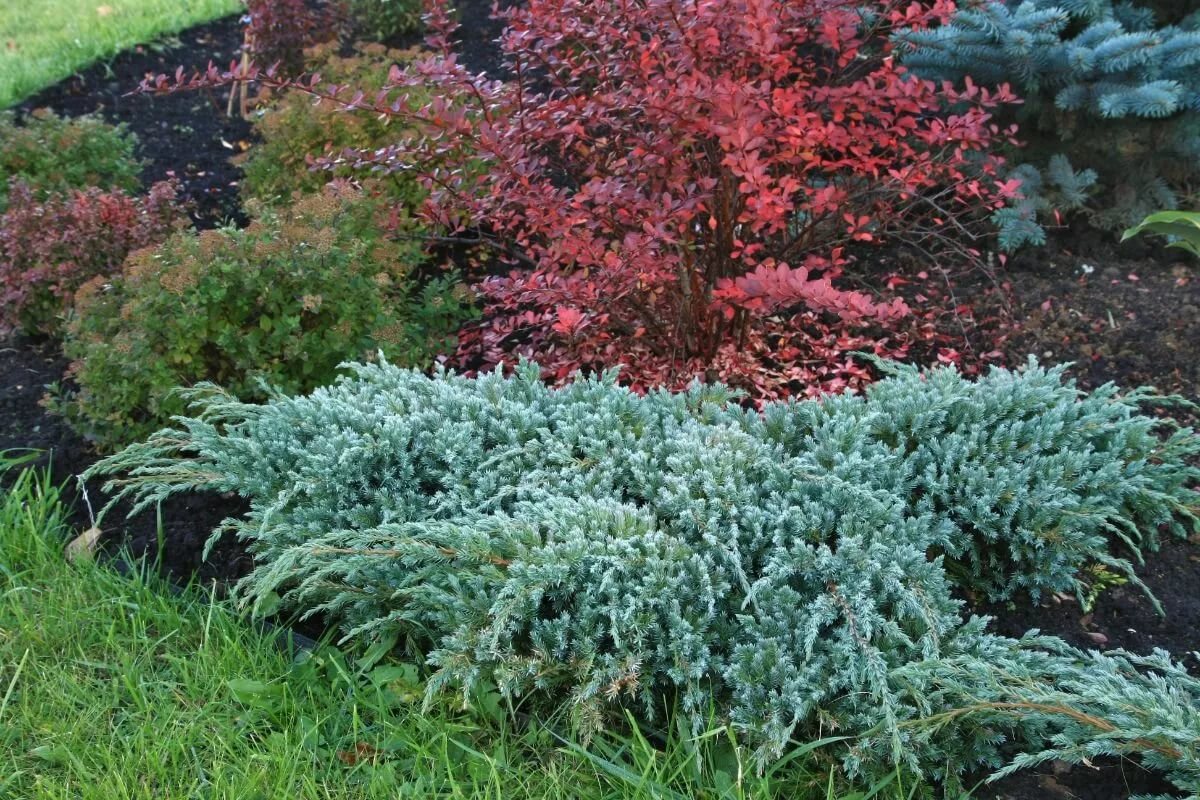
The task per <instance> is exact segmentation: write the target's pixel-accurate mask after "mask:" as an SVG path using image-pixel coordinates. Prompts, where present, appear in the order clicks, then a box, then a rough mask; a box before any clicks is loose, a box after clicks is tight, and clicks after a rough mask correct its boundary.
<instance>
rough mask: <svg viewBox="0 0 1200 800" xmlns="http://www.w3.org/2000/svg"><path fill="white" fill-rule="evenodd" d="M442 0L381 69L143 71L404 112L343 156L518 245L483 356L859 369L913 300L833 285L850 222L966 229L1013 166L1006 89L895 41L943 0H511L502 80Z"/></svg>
mask: <svg viewBox="0 0 1200 800" xmlns="http://www.w3.org/2000/svg"><path fill="white" fill-rule="evenodd" d="M430 6H431V7H430V13H429V15H428V22H429V24H430V26H431V29H432V31H433V33H432V35H431V36H430V39H429V43H430V45H431V47H432V48H433V50H434V53H433V55H430V56H427V57H425V58H421V59H418V60H416V61H414V62H413V63H411V64H410V65H407V66H406V67H404V68H403V69H402V68H400V67H397V68H395V69H393V71H392V74H391V76H390V79H389V81H388V85H387V86H386V87H384V89H383V90H381V91H372V87H360V86H357V85H355V84H353V83H351V84H350V85H338V84H336V83H335V84H328V83H325V82H322V81H320V80H316V79H301V80H298V81H288V80H283V79H281V78H280V77H279V76H278V75H277V74H272V73H271V72H270V71H269V70H261V69H257V68H248V69H244V68H241V67H237V66H236V65H235V67H234V68H233V69H232V70H230V71H229V72H225V73H222V72H221V71H220V70H218V69H216V68H212V69H210V70H209V71H208V72H207V73H204V74H199V75H195V76H192V77H183V76H182V75H177V76H176V79H175V80H172V79H171V78H169V77H167V76H165V75H164V76H158V77H157V78H155V79H151V80H147V81H146V82H145V83H144V84H143V86H144V88H145V89H146V90H148V91H175V90H179V89H189V88H198V87H202V86H212V85H218V84H222V83H228V82H233V81H240V80H256V81H259V82H260V83H262V84H264V85H266V86H271V87H287V88H290V89H293V90H298V91H305V92H309V93H311V94H313V95H314V96H315V97H329V98H333V99H335V100H336V101H337V102H338V103H339V104H340V105H341V106H343V107H345V108H349V109H351V110H353V111H354V112H355V113H361V114H365V115H368V116H371V117H375V118H380V119H391V120H394V121H396V122H398V123H402V124H401V125H398V126H396V127H397V130H396V136H395V141H394V142H393V143H392V144H391V145H390V146H388V147H385V148H375V149H369V150H359V151H347V152H345V153H339V154H337V156H336V157H334V158H330V159H326V162H325V163H326V165H327V166H330V167H342V166H349V167H353V168H355V169H362V170H372V171H374V172H379V173H383V174H387V175H401V176H410V175H416V176H419V178H420V179H421V180H422V181H423V183H424V184H425V185H426V186H428V188H429V189H430V195H429V200H428V202H427V204H426V208H425V216H426V218H427V219H428V221H429V222H430V224H431V225H432V226H433V227H434V228H435V229H436V230H438V231H440V232H442V233H443V234H452V235H456V236H461V237H464V238H469V239H474V240H476V241H481V242H484V243H486V244H489V245H491V246H493V247H494V248H495V251H496V252H498V253H500V254H502V255H503V256H504V257H505V258H509V259H512V260H513V261H514V262H516V263H518V264H519V265H520V267H521V268H520V269H517V270H514V271H513V272H512V273H511V274H509V275H507V276H504V275H497V274H495V270H493V271H492V272H490V273H488V276H487V277H486V278H484V279H482V280H480V282H479V285H478V289H479V292H480V294H481V295H482V297H483V298H484V301H485V304H486V310H485V312H484V315H483V323H482V324H481V325H480V326H478V327H477V328H476V329H474V330H473V332H472V335H471V336H468V337H465V338H464V342H463V348H462V350H461V352H460V357H461V362H462V363H464V364H470V365H474V364H478V363H482V364H483V366H485V367H487V366H489V365H491V364H494V363H499V362H500V361H502V360H506V359H507V360H508V361H511V360H513V357H514V355H525V356H530V357H533V358H536V359H537V360H538V361H539V363H540V364H541V365H542V366H543V368H544V369H545V370H546V374H547V377H548V378H552V379H554V380H566V379H568V377H569V376H570V375H571V374H572V373H573V372H574V371H575V370H577V369H579V368H584V369H591V370H597V371H598V370H601V369H603V368H606V367H609V366H613V365H617V364H619V365H621V366H622V367H623V372H622V374H623V376H624V379H625V380H628V381H629V382H630V383H631V384H633V385H635V386H638V387H647V386H654V385H667V386H675V387H680V386H683V385H686V384H687V383H688V382H689V381H690V380H691V379H692V378H694V377H696V376H706V377H711V378H719V379H721V380H723V381H726V382H729V383H734V384H737V385H739V386H742V387H744V388H745V389H746V390H747V391H749V392H751V393H752V394H754V395H755V396H756V397H759V398H768V397H773V396H776V395H784V394H789V393H801V392H804V391H817V390H818V389H819V387H821V386H822V385H824V386H834V387H837V386H842V385H846V384H854V385H858V384H860V383H861V382H862V381H861V377H860V376H859V375H858V374H857V372H856V370H855V369H854V365H853V363H852V361H851V360H850V359H849V358H848V357H847V352H848V351H850V350H855V349H877V350H879V351H881V352H893V350H891V349H889V348H892V347H895V345H896V343H895V342H892V341H889V338H888V334H887V330H888V329H889V328H892V327H896V326H897V324H898V321H899V320H900V319H901V318H903V317H904V316H905V315H906V313H907V311H908V309H907V307H906V306H905V304H904V303H903V302H901V301H899V300H898V299H895V298H890V299H889V298H880V297H877V296H875V295H874V294H869V293H866V292H855V291H850V290H848V289H846V288H843V287H841V286H840V285H835V281H838V279H839V277H840V276H841V270H842V267H843V266H844V264H845V262H846V258H847V256H846V250H845V245H847V244H850V243H869V242H876V241H883V240H888V241H900V242H907V243H910V244H914V245H917V246H919V247H922V248H931V247H935V246H936V245H937V244H939V243H946V242H948V241H950V236H948V235H947V231H948V230H953V231H955V234H954V235H955V236H960V237H963V238H965V239H968V240H969V239H970V236H971V233H972V224H971V223H972V221H973V220H978V219H979V218H980V217H981V216H986V213H987V212H990V211H992V210H993V209H994V208H996V207H997V206H1000V205H1003V202H1004V199H1005V196H1006V195H1008V194H1011V191H1010V190H1011V189H1012V188H1013V187H1015V185H1016V184H1015V183H1013V184H1012V185H1011V186H1010V185H1009V184H1008V183H1006V182H1005V181H1003V180H1001V179H1000V177H999V176H998V174H997V170H998V162H997V160H996V159H995V158H993V157H992V156H991V155H990V153H989V149H990V148H991V146H992V145H993V143H995V142H997V141H999V140H1002V139H1004V138H1005V136H1006V133H1005V132H1001V131H1000V130H999V128H998V127H997V126H995V125H994V124H993V123H992V120H991V113H992V109H994V108H995V107H996V106H998V105H1001V104H1004V103H1006V102H1009V101H1011V100H1013V99H1014V98H1013V97H1012V96H1011V95H1010V94H1009V93H1008V92H1007V90H1006V89H1005V88H1001V89H998V90H995V91H992V90H986V91H985V90H982V89H980V88H979V87H970V88H968V89H966V90H962V91H959V90H956V89H954V88H953V87H951V86H950V85H949V84H937V83H933V82H930V81H924V80H920V79H918V78H917V77H916V76H914V75H912V74H909V73H908V72H906V71H905V70H904V69H903V68H902V67H900V66H899V65H898V64H897V63H896V62H895V60H894V59H893V58H892V57H891V52H890V48H891V44H890V41H889V39H888V36H887V34H888V32H889V31H891V30H892V29H894V28H895V27H896V26H922V25H925V24H928V23H930V22H931V21H933V20H936V19H938V18H940V17H942V16H944V14H945V13H946V12H947V11H948V7H947V6H945V5H942V4H934V5H930V6H926V5H921V4H919V3H913V4H911V5H908V6H905V7H904V8H903V9H901V8H899V7H898V6H896V5H894V4H892V3H890V2H867V3H865V4H859V5H858V6H856V7H850V6H846V5H843V4H839V3H832V4H831V3H826V2H822V1H821V0H802V1H801V2H790V3H773V2H764V1H759V0H756V1H755V2H745V1H744V0H703V2H680V0H653V1H652V2H645V3H636V4H630V3H627V2H616V1H614V0H610V1H609V2H593V0H588V1H587V2H583V0H553V1H550V0H537V1H536V2H528V3H521V4H517V5H515V6H514V7H512V8H511V9H509V10H508V11H507V12H506V17H507V29H506V33H505V34H504V36H503V37H502V39H501V48H502V50H503V52H504V56H505V60H506V62H507V68H508V71H509V72H510V73H511V74H512V75H513V76H514V80H511V81H508V82H499V81H495V80H491V79H488V78H487V77H486V76H481V75H474V74H472V73H470V72H469V71H468V70H467V69H465V68H464V67H463V66H462V65H461V64H459V62H458V60H457V55H456V54H455V53H454V52H453V51H452V48H451V44H450V42H451V41H452V37H453V31H454V25H453V23H452V22H451V14H450V10H449V8H448V6H447V4H446V3H445V2H433V3H431V4H430ZM479 163H482V168H481V169H477V168H473V167H472V165H474V164H479ZM967 246H968V247H969V243H968V245H967ZM810 315H811V316H810ZM831 320H832V321H836V324H831V322H830V321H831ZM793 323H794V324H793ZM881 329H882V330H881ZM864 340H865V341H864ZM840 342H842V343H844V346H842V345H839V343H840ZM864 345H866V346H865V347H864ZM872 345H874V346H872Z"/></svg>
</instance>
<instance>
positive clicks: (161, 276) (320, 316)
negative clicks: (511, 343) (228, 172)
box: [58, 185, 470, 447]
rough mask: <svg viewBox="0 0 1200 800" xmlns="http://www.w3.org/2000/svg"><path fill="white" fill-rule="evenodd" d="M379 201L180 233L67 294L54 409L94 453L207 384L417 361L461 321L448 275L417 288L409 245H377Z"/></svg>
mask: <svg viewBox="0 0 1200 800" xmlns="http://www.w3.org/2000/svg"><path fill="white" fill-rule="evenodd" d="M384 206H385V204H383V203H382V201H380V200H378V199H377V198H367V197H364V196H362V195H361V193H359V192H358V191H357V190H352V189H348V188H346V187H342V186H332V185H331V186H330V187H328V189H327V191H325V192H323V193H320V194H315V195H310V196H308V197H306V198H304V199H303V200H301V201H300V202H299V203H297V204H296V205H295V206H294V207H291V208H288V209H285V210H279V211H276V210H269V209H264V210H263V211H262V213H261V216H260V217H259V218H258V219H257V220H256V221H255V222H253V223H252V224H251V225H250V226H249V227H248V228H247V229H245V230H236V229H224V230H215V231H203V232H200V233H198V234H197V233H195V232H186V233H180V234H177V235H175V236H173V237H172V238H170V239H168V240H167V241H166V242H165V243H164V244H163V245H162V246H161V247H159V248H157V249H144V250H140V251H138V252H136V253H134V254H133V255H132V256H130V258H129V259H128V260H127V261H126V263H125V265H124V267H123V269H122V271H121V274H120V275H118V276H115V277H113V278H111V279H104V278H99V279H96V280H93V281H92V282H90V283H88V284H86V285H85V286H84V287H83V288H81V289H80V290H79V291H78V292H77V293H76V303H75V315H74V319H73V320H72V321H71V322H70V324H69V326H68V332H67V339H66V342H65V352H66V354H67V356H68V357H69V358H70V359H71V360H72V364H71V369H70V371H71V375H72V377H73V378H74V380H75V382H76V383H77V384H78V392H77V393H74V394H73V395H71V396H69V397H67V398H64V399H63V400H61V401H60V402H59V403H58V405H59V406H60V407H61V408H62V410H64V412H65V413H66V414H67V416H68V418H69V419H70V420H71V422H72V423H73V424H74V425H75V426H76V427H77V428H78V429H79V430H80V431H81V432H83V433H85V434H87V435H89V436H91V437H93V438H94V439H95V440H96V442H97V443H98V444H99V445H100V446H102V447H113V446H116V445H119V444H123V443H126V442H129V441H132V440H133V439H136V438H138V437H141V436H144V435H146V434H147V433H149V432H150V431H152V430H154V429H156V428H158V427H160V426H161V425H163V424H164V423H165V422H166V421H167V420H168V419H169V418H170V416H171V415H172V414H175V413H178V412H180V411H182V410H183V408H184V403H183V402H182V401H181V400H180V399H179V398H177V397H175V396H174V395H172V394H171V390H172V389H173V388H175V387H177V386H188V385H191V384H193V383H196V382H197V381H216V382H218V383H220V384H222V385H224V386H227V387H229V388H230V389H231V390H233V391H235V392H238V393H239V394H243V393H244V394H245V396H247V397H259V398H261V397H263V392H264V390H263V388H262V386H260V382H263V381H265V382H268V383H270V384H271V385H273V386H275V387H278V388H280V389H282V390H284V391H289V392H296V391H305V390H308V389H312V388H313V387H315V386H319V385H321V384H323V383H326V382H328V381H329V380H331V379H332V378H333V376H334V375H335V373H336V369H337V366H338V364H339V363H341V362H342V361H344V360H346V359H348V358H358V357H361V356H362V355H363V354H364V353H369V352H373V351H374V350H376V349H377V348H382V349H383V350H385V351H387V352H388V353H389V354H394V356H395V357H396V358H397V359H398V360H399V362H401V363H404V364H409V365H426V364H428V363H429V362H430V361H431V360H432V358H433V356H434V355H435V354H437V353H438V352H441V351H442V350H444V349H447V348H451V347H453V342H454V338H455V334H456V331H457V329H458V326H459V325H460V324H461V322H462V321H463V320H464V319H466V318H467V317H468V316H469V314H470V312H469V303H468V301H467V295H466V292H465V290H464V289H463V288H462V287H460V286H459V285H457V284H456V283H455V282H454V281H453V280H451V279H450V278H436V279H433V280H431V281H428V282H426V283H424V285H419V284H418V282H417V281H415V280H413V279H412V271H413V269H414V267H415V266H416V265H417V264H418V263H419V261H420V253H419V251H418V250H417V249H416V248H415V247H414V246H413V245H410V244H397V243H395V242H392V241H389V240H387V239H385V238H384V237H383V236H382V235H381V233H380V231H381V227H380V224H379V221H378V215H379V214H380V213H383V211H384V210H385V208H384Z"/></svg>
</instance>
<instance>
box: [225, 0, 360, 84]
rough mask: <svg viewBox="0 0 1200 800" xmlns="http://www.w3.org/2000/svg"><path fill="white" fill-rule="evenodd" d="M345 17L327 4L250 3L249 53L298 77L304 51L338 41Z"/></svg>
mask: <svg viewBox="0 0 1200 800" xmlns="http://www.w3.org/2000/svg"><path fill="white" fill-rule="evenodd" d="M345 13H346V12H345V9H344V8H343V7H342V5H341V4H340V3H332V2H325V1H324V0H321V2H317V3H313V2H310V1H309V0H246V17H245V19H246V49H247V51H248V52H249V53H250V55H251V56H252V57H253V58H254V60H255V61H257V62H259V63H262V64H278V65H279V69H280V70H282V71H283V72H285V73H286V74H289V75H298V74H300V73H301V72H302V71H303V70H304V49H305V48H306V47H311V46H313V45H315V44H320V43H322V42H328V41H331V40H333V39H335V38H337V35H338V30H339V27H340V25H341V23H342V20H343V19H344V18H345Z"/></svg>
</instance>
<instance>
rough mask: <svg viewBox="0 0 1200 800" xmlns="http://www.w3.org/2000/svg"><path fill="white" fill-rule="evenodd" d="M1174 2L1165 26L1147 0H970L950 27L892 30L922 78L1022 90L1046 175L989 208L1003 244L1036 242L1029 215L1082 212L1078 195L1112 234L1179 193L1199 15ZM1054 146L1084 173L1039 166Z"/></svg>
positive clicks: (1194, 85)
mask: <svg viewBox="0 0 1200 800" xmlns="http://www.w3.org/2000/svg"><path fill="white" fill-rule="evenodd" d="M1173 10H1174V11H1175V14H1174V18H1175V24H1165V25H1164V24H1159V23H1158V22H1157V21H1156V18H1155V14H1154V12H1153V11H1152V10H1151V9H1149V8H1146V7H1144V4H1142V5H1135V4H1133V3H1128V2H1113V0H972V2H968V3H963V4H960V7H959V10H958V11H957V12H956V13H955V14H954V16H953V18H952V19H951V21H950V22H949V23H948V24H946V25H943V26H941V27H938V28H934V29H928V30H912V31H906V32H904V33H903V34H902V35H901V36H900V37H899V39H900V45H901V49H902V52H903V53H904V54H903V59H904V63H905V64H906V65H907V66H908V67H909V68H910V69H913V70H914V71H915V72H917V73H918V74H919V75H921V76H922V77H928V78H934V79H945V80H962V79H964V78H966V77H968V76H969V77H970V78H971V79H973V80H975V81H976V82H978V83H981V84H985V85H987V84H1000V83H1009V84H1012V85H1013V86H1014V87H1015V88H1016V89H1017V91H1018V92H1020V93H1021V95H1022V96H1023V97H1024V98H1025V105H1024V107H1023V108H1022V109H1021V110H1020V111H1019V112H1018V113H1019V120H1020V123H1021V126H1022V133H1023V135H1024V136H1026V137H1027V138H1028V141H1029V152H1028V154H1027V157H1029V158H1031V161H1032V163H1034V164H1037V165H1039V166H1038V167H1036V170H1037V171H1039V172H1040V171H1042V169H1043V166H1040V165H1046V166H1045V167H1044V168H1045V169H1046V171H1047V172H1048V174H1047V175H1045V180H1044V181H1043V180H1028V181H1025V180H1023V183H1024V187H1025V188H1024V194H1025V195H1026V198H1027V199H1028V200H1029V201H1030V202H1029V203H1027V204H1026V205H1024V206H1023V207H1021V208H1020V209H1019V211H1013V210H1011V209H1010V210H1005V211H1004V212H1003V213H1001V214H999V215H997V218H996V221H997V222H998V223H1000V231H1001V244H1002V245H1005V246H1006V247H1007V248H1008V249H1015V247H1018V246H1020V245H1021V244H1024V243H1034V244H1039V243H1041V242H1042V241H1043V240H1044V232H1042V231H1041V230H1040V226H1039V225H1038V222H1037V212H1038V211H1041V210H1043V207H1053V208H1056V209H1057V210H1060V211H1072V210H1076V209H1079V208H1081V207H1083V202H1082V201H1083V200H1084V199H1087V197H1081V196H1079V195H1078V193H1079V192H1080V191H1082V192H1084V193H1085V195H1086V196H1088V197H1090V202H1088V204H1087V209H1086V210H1087V212H1088V214H1089V216H1090V217H1091V220H1092V221H1093V223H1096V224H1099V225H1100V226H1102V227H1105V228H1109V229H1114V230H1115V229H1119V228H1124V227H1127V226H1128V225H1132V224H1134V223H1136V222H1137V221H1139V220H1140V219H1142V218H1143V217H1145V216H1146V215H1147V214H1148V213H1150V212H1152V211H1155V210H1158V209H1160V208H1169V209H1173V208H1176V207H1178V205H1179V203H1180V202H1181V200H1184V199H1185V197H1183V196H1181V193H1183V194H1184V195H1186V193H1187V192H1188V191H1189V190H1188V188H1187V187H1188V186H1189V185H1192V184H1194V182H1195V179H1196V177H1197V174H1198V173H1197V166H1196V165H1197V164H1200V11H1197V6H1196V4H1195V3H1194V2H1190V0H1189V2H1185V3H1182V4H1175V5H1174V6H1173ZM1057 151H1065V156H1066V157H1068V158H1069V159H1070V161H1071V162H1075V163H1076V165H1077V166H1080V167H1082V169H1080V170H1079V171H1078V172H1077V173H1075V172H1074V171H1073V170H1071V169H1070V168H1069V164H1068V168H1067V170H1066V171H1064V170H1063V164H1064V163H1066V162H1060V163H1059V164H1057V165H1055V164H1054V163H1049V164H1048V165H1047V159H1048V158H1049V156H1050V155H1051V154H1053V153H1056V152H1057ZM1114 155H1117V156H1118V157H1114ZM1025 169H1026V174H1025V175H1024V176H1022V175H1017V177H1023V178H1026V177H1029V175H1028V170H1030V169H1035V168H1034V167H1026V168H1025ZM1071 175H1074V176H1075V177H1070V176H1071ZM1064 178H1066V181H1065V185H1062V184H1063V179H1064ZM1054 184H1060V185H1062V189H1063V191H1061V192H1055V191H1053V189H1054V188H1055V187H1054ZM1042 189H1051V190H1052V191H1049V192H1046V193H1044V194H1043V193H1042V192H1041V190H1042ZM1043 219H1045V217H1044V216H1043Z"/></svg>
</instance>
